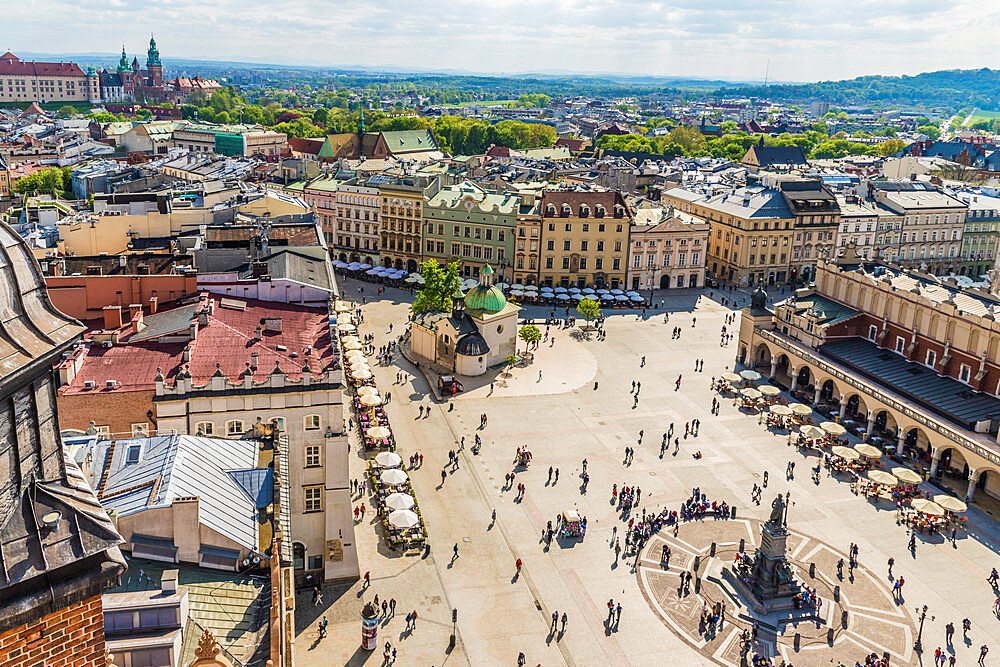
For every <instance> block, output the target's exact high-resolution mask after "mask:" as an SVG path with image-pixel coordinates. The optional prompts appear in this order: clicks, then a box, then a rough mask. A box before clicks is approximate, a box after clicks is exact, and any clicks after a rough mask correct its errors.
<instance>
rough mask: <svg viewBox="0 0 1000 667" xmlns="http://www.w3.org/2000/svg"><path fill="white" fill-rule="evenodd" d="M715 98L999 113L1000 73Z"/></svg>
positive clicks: (750, 90) (851, 82)
mask: <svg viewBox="0 0 1000 667" xmlns="http://www.w3.org/2000/svg"><path fill="white" fill-rule="evenodd" d="M715 94H716V95H722V96H733V95H738V96H747V97H766V98H768V99H776V100H789V101H801V100H808V99H818V100H823V101H825V102H831V103H834V104H840V105H846V104H864V105H876V106H883V105H889V104H892V105H899V104H925V105H933V106H950V107H956V108H961V107H968V106H976V107H979V108H982V109H997V108H1000V70H993V69H988V68H985V67H984V68H983V69H966V70H940V71H937V72H924V73H922V74H917V75H916V76H859V77H858V78H856V79H848V80H844V81H819V82H817V83H805V84H796V85H782V84H779V85H770V86H766V87H765V86H752V87H739V88H724V89H720V90H718V91H717V92H716V93H715Z"/></svg>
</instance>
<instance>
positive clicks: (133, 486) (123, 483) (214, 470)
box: [91, 435, 258, 550]
mask: <svg viewBox="0 0 1000 667" xmlns="http://www.w3.org/2000/svg"><path fill="white" fill-rule="evenodd" d="M112 442H114V449H113V451H112V454H111V458H110V461H108V462H107V464H106V465H107V468H108V476H107V481H106V482H105V483H104V484H103V486H101V488H99V489H98V495H99V497H100V498H101V502H102V503H103V505H104V507H105V508H106V509H108V510H111V509H116V510H118V512H119V513H120V514H122V515H128V514H133V513H135V512H141V511H142V510H145V509H147V508H150V507H164V506H167V505H170V503H171V501H172V500H173V499H174V498H177V497H182V496H199V497H200V502H199V511H200V521H201V523H202V524H204V525H205V526H207V527H209V528H211V529H213V530H215V531H217V532H218V533H220V534H221V535H224V536H226V537H228V538H230V539H231V540H234V541H235V542H237V543H238V544H240V545H243V546H244V547H246V548H247V549H253V550H258V542H257V521H256V515H257V508H256V502H255V501H253V500H251V497H250V495H248V494H247V492H246V491H245V490H244V488H243V486H241V485H240V484H238V483H237V482H236V481H235V480H234V478H233V477H232V476H231V475H230V474H229V473H230V472H231V471H245V470H248V469H251V468H254V467H255V466H256V463H257V443H256V442H252V441H249V440H228V439H224V438H208V437H202V436H192V435H159V436H153V437H150V438H129V439H125V440H116V441H111V440H102V441H100V442H98V443H97V445H96V448H95V452H94V457H93V460H94V461H96V462H101V464H100V465H95V466H94V467H93V470H92V471H91V477H92V482H93V483H94V484H95V485H97V484H98V483H99V480H100V479H101V477H102V476H103V474H104V467H105V464H104V463H103V462H104V461H105V460H106V459H107V452H108V449H109V448H110V447H111V444H112ZM133 447H138V448H139V457H138V461H137V462H136V463H131V464H130V463H128V460H129V451H130V449H131V448H133ZM154 492H155V495H152V494H154Z"/></svg>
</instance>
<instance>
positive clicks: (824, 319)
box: [791, 294, 859, 326]
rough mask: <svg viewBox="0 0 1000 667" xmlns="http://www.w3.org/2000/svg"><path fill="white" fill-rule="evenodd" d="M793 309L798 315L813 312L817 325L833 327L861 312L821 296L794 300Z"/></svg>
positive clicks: (812, 295) (814, 295) (811, 295)
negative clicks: (805, 311) (804, 311)
mask: <svg viewBox="0 0 1000 667" xmlns="http://www.w3.org/2000/svg"><path fill="white" fill-rule="evenodd" d="M791 307H792V308H794V309H795V311H796V312H797V313H800V312H802V311H803V310H809V311H812V312H813V314H814V315H816V316H817V324H820V325H822V326H831V325H834V324H837V323H839V322H843V321H844V320H849V319H851V318H852V317H854V316H855V315H858V314H859V311H857V310H854V309H853V308H848V307H847V306H845V305H843V304H841V303H837V302H836V301H834V300H832V299H828V298H826V297H825V296H820V295H819V294H810V295H809V296H806V297H802V298H796V299H792V300H791Z"/></svg>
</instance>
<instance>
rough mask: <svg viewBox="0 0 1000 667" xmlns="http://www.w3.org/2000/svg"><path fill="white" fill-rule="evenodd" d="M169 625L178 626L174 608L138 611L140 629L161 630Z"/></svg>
mask: <svg viewBox="0 0 1000 667" xmlns="http://www.w3.org/2000/svg"><path fill="white" fill-rule="evenodd" d="M171 625H179V622H178V620H177V608H176V607H165V608H160V609H140V610H139V627H140V628H163V627H169V626H171Z"/></svg>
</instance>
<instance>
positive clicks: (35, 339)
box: [0, 223, 83, 375]
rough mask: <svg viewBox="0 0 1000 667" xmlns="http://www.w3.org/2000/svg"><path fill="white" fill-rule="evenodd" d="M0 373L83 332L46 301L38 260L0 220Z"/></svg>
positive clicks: (12, 369) (12, 370) (81, 328)
mask: <svg viewBox="0 0 1000 667" xmlns="http://www.w3.org/2000/svg"><path fill="white" fill-rule="evenodd" d="M0 283H2V284H3V285H5V286H7V289H4V290H0V375H8V374H10V373H13V372H15V371H17V370H20V369H21V368H22V367H24V366H27V365H28V364H30V363H32V361H34V360H35V359H37V358H39V357H41V356H44V355H45V354H47V353H48V352H50V351H51V350H52V349H53V348H55V347H58V346H61V345H63V344H65V343H67V342H69V341H70V340H72V339H73V338H75V337H77V336H79V335H80V334H81V333H83V325H81V324H80V323H79V322H77V321H76V320H74V319H72V318H69V317H67V316H65V315H63V314H62V313H61V312H59V311H58V310H56V309H55V307H54V306H53V305H52V302H51V301H49V296H48V293H47V292H46V290H45V280H44V278H42V274H41V270H40V268H39V266H38V262H37V261H36V260H35V258H34V257H33V256H32V254H31V251H30V250H29V249H28V247H27V245H25V243H24V241H23V240H22V239H21V237H20V236H18V235H17V234H15V233H14V232H13V230H11V228H10V227H9V226H8V225H7V224H6V223H0Z"/></svg>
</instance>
